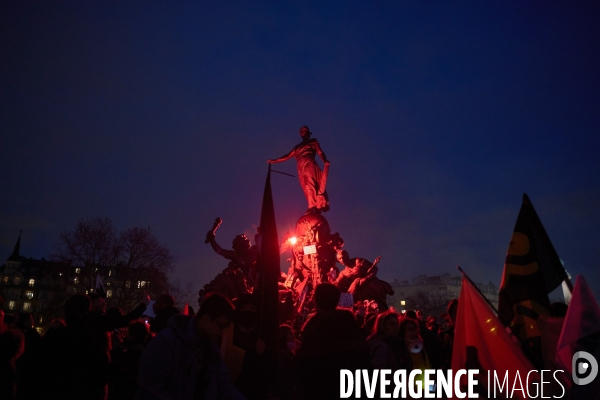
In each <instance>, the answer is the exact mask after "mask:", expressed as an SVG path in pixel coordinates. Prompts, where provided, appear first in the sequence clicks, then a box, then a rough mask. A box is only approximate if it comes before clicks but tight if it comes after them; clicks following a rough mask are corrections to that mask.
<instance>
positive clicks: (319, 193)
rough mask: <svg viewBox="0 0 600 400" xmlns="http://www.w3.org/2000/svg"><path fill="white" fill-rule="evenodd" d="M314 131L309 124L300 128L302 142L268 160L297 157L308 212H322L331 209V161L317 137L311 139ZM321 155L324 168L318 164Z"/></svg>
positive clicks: (275, 161)
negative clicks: (281, 154)
mask: <svg viewBox="0 0 600 400" xmlns="http://www.w3.org/2000/svg"><path fill="white" fill-rule="evenodd" d="M311 135H312V133H311V132H310V130H309V129H308V127H307V126H303V127H301V128H300V137H301V138H302V142H300V143H299V144H297V145H296V146H294V148H293V149H292V150H291V151H290V152H289V153H287V154H286V155H284V156H282V157H279V158H277V159H275V160H268V163H269V164H275V163H279V162H283V161H287V160H289V159H290V158H292V157H296V163H297V165H296V167H297V169H298V180H299V181H300V187H302V191H303V192H304V196H306V201H307V202H308V210H307V211H306V213H307V214H308V213H311V212H314V213H321V211H324V212H325V211H328V210H329V198H328V197H327V192H326V191H325V186H326V185H327V172H328V171H329V161H328V160H327V157H326V156H325V153H323V150H321V146H319V142H318V141H317V139H311V138H310V136H311ZM317 154H318V155H319V157H321V160H322V161H323V163H324V164H325V167H324V169H323V170H321V168H319V165H318V164H317V160H316V155H317Z"/></svg>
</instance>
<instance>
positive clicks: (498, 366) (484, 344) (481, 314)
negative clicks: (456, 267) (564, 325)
mask: <svg viewBox="0 0 600 400" xmlns="http://www.w3.org/2000/svg"><path fill="white" fill-rule="evenodd" d="M459 369H479V376H478V381H479V383H480V384H481V385H482V387H481V388H480V389H481V392H480V395H479V397H480V398H481V397H484V398H487V393H488V389H489V390H490V393H491V394H492V398H493V397H494V396H493V393H494V392H493V387H489V388H488V387H487V385H488V371H489V372H490V376H491V377H492V381H491V383H493V378H494V373H495V374H496V376H497V377H498V378H499V380H500V381H503V380H504V377H505V375H506V373H507V371H508V387H505V388H504V391H503V392H502V394H503V395H506V394H507V390H508V391H509V393H508V394H509V396H510V397H511V398H522V399H525V398H527V397H526V395H527V391H526V390H525V392H523V391H520V390H519V389H518V387H519V382H516V386H515V380H516V379H517V371H518V373H519V377H520V380H521V385H526V383H525V382H526V379H527V374H528V373H529V371H531V370H533V369H534V368H533V366H532V365H531V363H530V362H529V360H528V359H527V357H525V355H524V354H523V352H522V351H521V347H520V346H519V345H518V344H516V343H515V342H514V341H513V339H512V338H511V337H510V335H509V334H508V333H507V332H506V330H505V327H504V325H503V324H502V322H500V320H499V319H498V317H497V316H496V314H495V313H494V311H493V310H492V308H491V307H490V305H489V304H488V303H487V301H486V300H485V299H484V298H483V297H482V296H481V294H479V292H478V291H477V289H476V288H475V287H474V286H473V284H472V283H471V282H470V281H469V280H468V279H467V278H466V277H465V275H463V279H462V288H461V290H460V298H459V300H458V310H457V315H456V325H455V328H454V345H453V348H452V370H453V371H455V372H456V371H457V370H459ZM532 375H533V374H532ZM536 375H537V374H536ZM531 378H532V376H531V377H530V382H531ZM535 379H536V381H537V376H536V378H535ZM513 387H515V388H516V389H517V390H513ZM522 388H523V389H525V387H524V386H522ZM496 395H497V396H500V397H502V396H501V395H500V390H499V389H498V388H497V387H496ZM509 396H505V397H506V398H509Z"/></svg>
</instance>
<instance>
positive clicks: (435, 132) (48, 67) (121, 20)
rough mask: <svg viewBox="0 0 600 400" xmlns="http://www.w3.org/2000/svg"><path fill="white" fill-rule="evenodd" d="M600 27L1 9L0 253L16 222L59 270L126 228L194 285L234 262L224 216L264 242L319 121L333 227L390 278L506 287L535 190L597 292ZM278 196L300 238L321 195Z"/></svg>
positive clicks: (571, 260)
mask: <svg viewBox="0 0 600 400" xmlns="http://www.w3.org/2000/svg"><path fill="white" fill-rule="evenodd" d="M323 3H327V4H323ZM599 21H600V3H599V2H589V3H586V2H558V1H502V2H500V1H457V2H442V1H438V2H433V1H330V2H323V1H302V2H299V1H298V2H278V1H273V2H259V1H231V2H227V1H223V2H204V1H194V2H189V1H178V2H158V1H154V2H150V1H139V2H136V1H131V2H125V3H122V2H106V1H89V2H77V1H67V2H63V1H61V2H58V1H52V2H47V1H37V2H25V1H5V2H2V4H1V5H0V130H1V136H0V183H1V186H0V188H1V190H0V258H7V257H8V256H9V255H10V253H11V252H12V249H13V246H14V244H15V242H16V239H17V237H18V235H19V230H21V229H22V230H23V239H22V243H21V254H22V255H25V256H27V257H33V258H42V257H46V258H48V257H49V255H50V254H52V253H53V252H54V249H55V247H56V245H57V243H58V238H59V233H60V232H61V231H64V230H70V229H72V228H73V227H74V226H75V224H76V223H77V221H79V220H80V219H82V218H85V219H89V218H92V217H109V218H111V219H112V220H113V222H114V224H115V227H116V228H117V229H119V230H122V229H126V228H129V227H132V226H135V225H142V226H150V227H151V229H152V230H153V232H154V233H155V235H156V236H157V237H158V239H159V240H160V241H161V242H163V243H166V244H168V245H169V247H170V248H171V250H172V252H173V254H174V255H175V256H176V257H177V264H176V268H175V271H174V273H173V275H174V278H175V279H178V280H179V281H181V282H183V283H188V282H191V283H192V284H193V286H194V289H195V290H197V289H199V288H200V287H201V286H202V285H204V284H205V283H207V282H208V281H210V280H211V279H212V278H213V277H214V276H215V275H216V274H217V273H218V272H219V271H221V270H222V269H223V268H225V267H226V266H227V261H226V260H224V259H222V258H221V257H219V256H218V255H216V254H215V253H214V252H213V251H212V249H211V248H210V246H209V245H205V244H204V238H205V234H206V231H207V230H208V229H209V228H210V227H211V224H212V222H213V221H214V219H215V218H216V217H221V218H223V221H224V222H223V225H222V226H221V228H220V230H219V231H218V232H217V241H218V242H219V243H220V244H221V245H222V246H223V247H224V248H230V246H231V241H232V239H233V237H234V236H235V235H236V234H238V233H246V234H247V235H250V237H252V238H253V233H254V231H255V228H256V225H257V224H258V221H259V218H260V207H261V201H262V192H263V188H264V183H265V178H266V173H267V169H268V165H267V163H266V160H267V159H269V158H276V157H279V156H282V155H283V154H285V153H287V152H288V151H289V150H290V149H291V148H292V147H293V146H294V145H295V144H297V143H298V142H299V141H300V136H299V134H298V128H299V127H300V126H302V125H308V126H309V127H310V129H311V131H312V132H313V134H314V135H313V137H315V138H317V139H318V140H319V142H320V143H321V147H322V149H323V150H324V152H325V153H326V154H327V157H328V159H329V160H330V161H331V167H330V173H329V181H328V183H327V191H328V193H329V198H330V203H331V211H329V212H328V213H327V214H325V216H326V217H327V219H328V220H329V223H330V225H331V229H332V231H333V232H339V233H340V234H341V236H342V237H343V238H344V239H345V242H346V245H345V249H347V250H348V252H349V253H350V256H351V257H355V256H360V257H365V258H368V259H371V260H372V259H373V258H375V257H376V256H378V255H381V256H382V259H381V262H380V264H379V266H380V277H382V278H384V279H387V280H392V279H393V278H400V279H408V278H411V277H414V276H416V275H417V274H419V273H426V274H430V275H431V274H440V273H446V272H450V273H452V274H457V273H458V272H457V271H456V269H455V266H456V265H460V266H461V267H462V268H463V269H464V270H465V271H466V272H467V273H469V275H470V276H471V277H472V278H473V279H475V280H477V281H481V282H489V281H491V282H493V283H494V284H496V285H499V284H500V280H501V275H502V268H503V263H504V257H505V255H506V250H507V248H508V242H509V240H510V237H511V234H512V229H513V227H514V224H515V222H516V218H517V215H518V212H519V208H520V205H521V197H522V194H523V193H527V194H528V195H529V197H530V198H531V201H532V202H533V204H534V206H535V207H536V209H537V211H538V214H539V216H540V218H541V220H542V222H543V223H544V225H545V227H546V230H547V232H548V234H549V236H550V239H551V240H552V242H553V243H554V246H555V248H556V250H557V252H558V254H559V256H560V257H561V258H562V260H563V261H564V263H565V266H566V268H567V270H568V272H569V273H570V274H571V275H572V276H573V282H574V278H575V276H576V275H577V274H583V275H584V276H585V277H586V279H587V281H588V283H589V284H590V285H591V286H592V288H593V289H594V291H595V293H596V296H598V294H599V293H600V269H599V268H598V266H599V264H600V246H599V238H600V173H599V171H600V156H599V154H600V136H599V135H598V127H599V126H600V111H599V110H600V23H599ZM319 163H320V161H319ZM321 165H322V164H321ZM274 168H275V169H277V170H280V171H284V172H287V173H291V174H294V175H296V165H295V161H294V160H290V161H288V162H286V163H283V164H277V165H274ZM272 185H273V195H274V202H275V209H276V215H277V223H278V229H279V235H280V239H281V240H283V239H284V238H285V237H287V236H286V233H288V232H291V231H292V229H293V227H294V225H295V222H296V221H297V219H298V218H299V217H300V216H301V215H302V214H303V213H304V211H305V210H306V201H305V199H304V195H303V193H302V191H301V189H300V187H299V184H298V181H297V179H296V178H290V177H287V176H284V175H274V176H273V178H272ZM283 256H284V257H285V256H289V253H284V255H283ZM282 270H284V271H287V265H285V264H282ZM598 297H599V298H600V296H598Z"/></svg>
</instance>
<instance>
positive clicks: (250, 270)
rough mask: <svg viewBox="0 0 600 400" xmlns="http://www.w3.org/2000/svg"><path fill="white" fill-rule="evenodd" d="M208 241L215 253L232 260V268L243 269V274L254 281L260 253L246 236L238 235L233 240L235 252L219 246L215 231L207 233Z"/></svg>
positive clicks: (230, 264)
mask: <svg viewBox="0 0 600 400" xmlns="http://www.w3.org/2000/svg"><path fill="white" fill-rule="evenodd" d="M206 240H207V241H208V243H210V245H211V246H212V248H213V250H214V251H215V253H217V254H218V255H220V256H222V257H223V258H226V259H228V260H230V263H229V266H230V267H232V268H239V269H241V270H242V272H243V273H244V274H245V275H246V276H247V277H248V278H250V280H252V278H253V275H254V274H255V273H256V271H255V268H256V260H257V257H258V252H257V249H256V246H251V245H250V241H249V240H248V238H246V235H243V234H242V235H237V236H236V237H235V238H234V239H233V243H232V248H233V250H225V249H223V248H222V247H221V246H219V244H218V243H217V241H216V240H215V234H214V231H213V230H210V231H208V232H207V233H206Z"/></svg>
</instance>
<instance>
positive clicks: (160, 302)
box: [150, 294, 179, 333]
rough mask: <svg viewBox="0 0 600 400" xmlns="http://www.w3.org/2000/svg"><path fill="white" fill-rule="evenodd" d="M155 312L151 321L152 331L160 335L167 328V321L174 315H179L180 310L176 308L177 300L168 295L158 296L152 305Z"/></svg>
mask: <svg viewBox="0 0 600 400" xmlns="http://www.w3.org/2000/svg"><path fill="white" fill-rule="evenodd" d="M152 311H154V315H155V317H154V319H153V320H152V321H150V331H152V332H154V333H158V332H160V331H162V330H163V329H165V328H166V327H167V321H168V320H169V318H171V317H172V316H173V315H177V314H179V310H178V309H176V308H175V299H174V298H173V296H171V295H168V294H161V295H160V296H158V298H157V299H156V301H155V302H154V304H153V305H152Z"/></svg>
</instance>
